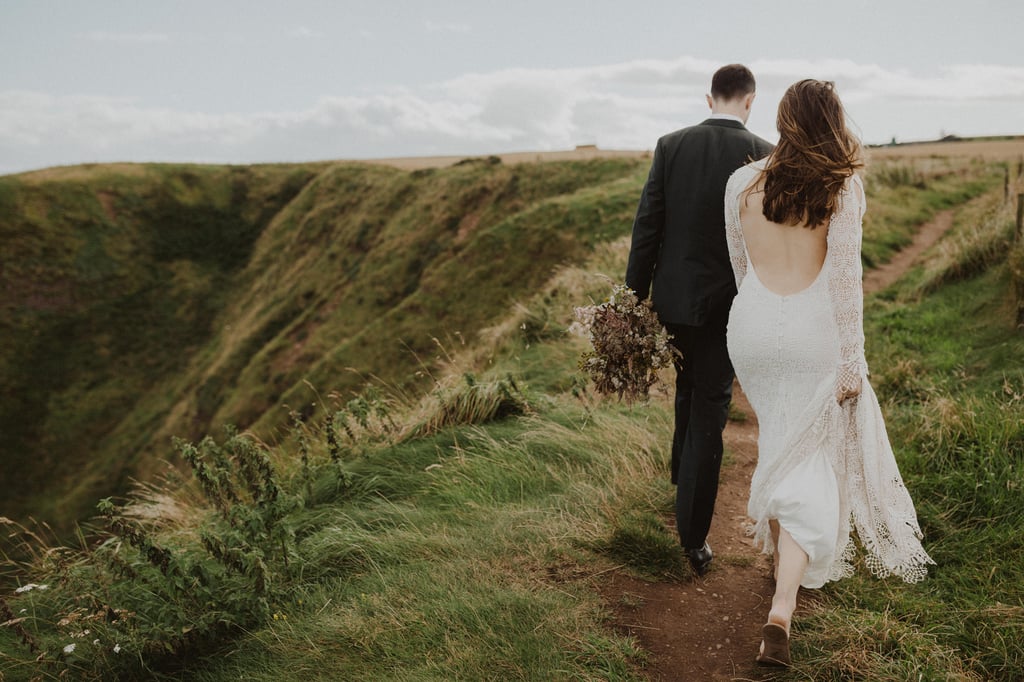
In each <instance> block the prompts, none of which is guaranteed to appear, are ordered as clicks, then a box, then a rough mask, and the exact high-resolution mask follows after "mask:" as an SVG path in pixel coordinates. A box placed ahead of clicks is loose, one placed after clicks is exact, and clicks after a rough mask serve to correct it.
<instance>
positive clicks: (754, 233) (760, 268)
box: [740, 173, 828, 296]
mask: <svg viewBox="0 0 1024 682" xmlns="http://www.w3.org/2000/svg"><path fill="white" fill-rule="evenodd" d="M740 225H741V227H742V229H743V240H744V241H745V242H746V245H747V254H748V256H749V257H750V264H751V265H752V266H753V268H754V270H755V271H756V272H757V278H758V279H759V280H761V284H763V285H764V286H765V287H766V288H767V289H768V290H769V291H771V292H772V293H775V294H778V295H779V296H788V295H790V294H795V293H798V292H801V291H803V290H804V289H806V288H807V287H809V286H810V285H811V284H813V283H814V280H815V279H816V278H817V277H818V273H819V272H821V267H822V265H823V264H824V263H825V254H826V252H827V251H828V248H827V238H828V225H827V224H826V225H822V226H820V227H817V228H815V229H813V230H811V229H808V228H807V227H806V226H805V225H780V224H779V223H773V222H772V221H770V220H768V219H767V218H765V216H764V174H763V173H762V174H759V175H758V177H757V179H756V180H755V181H754V183H753V185H751V187H750V188H749V189H748V190H747V191H746V192H745V193H744V194H743V200H742V201H741V202H740Z"/></svg>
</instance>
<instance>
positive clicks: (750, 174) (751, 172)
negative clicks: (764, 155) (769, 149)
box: [728, 159, 765, 191]
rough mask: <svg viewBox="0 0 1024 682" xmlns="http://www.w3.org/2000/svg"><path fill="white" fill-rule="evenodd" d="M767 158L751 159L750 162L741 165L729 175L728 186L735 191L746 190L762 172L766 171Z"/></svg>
mask: <svg viewBox="0 0 1024 682" xmlns="http://www.w3.org/2000/svg"><path fill="white" fill-rule="evenodd" d="M764 168H765V160H764V159H761V160H759V161H751V162H750V163H748V164H746V165H743V166H740V167H739V168H737V169H736V170H735V171H733V173H732V175H731V176H729V184H728V188H729V189H731V190H735V191H740V190H744V189H746V188H747V185H749V184H750V183H751V181H752V180H753V179H754V178H755V177H756V176H757V175H758V174H759V173H761V172H763V171H764Z"/></svg>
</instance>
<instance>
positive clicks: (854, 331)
mask: <svg viewBox="0 0 1024 682" xmlns="http://www.w3.org/2000/svg"><path fill="white" fill-rule="evenodd" d="M865 208H866V200H865V197H864V186H863V185H862V184H861V181H860V178H859V177H857V176H856V175H854V176H853V177H852V178H851V179H850V181H849V182H848V183H847V185H846V187H845V188H844V189H843V193H842V195H841V197H840V205H839V209H838V210H837V211H836V212H835V213H834V214H833V215H832V219H831V221H830V222H829V226H828V260H829V273H828V289H829V296H830V298H831V300H832V313H833V315H834V316H835V320H836V325H837V326H838V328H839V353H840V359H839V367H837V368H836V395H837V397H838V396H843V395H857V394H858V393H859V392H860V388H861V382H862V380H863V378H864V377H865V376H866V375H867V372H868V366H867V361H866V360H865V359H864V285H863V280H862V276H863V269H862V266H861V260H860V249H861V234H862V230H863V226H862V219H863V217H864V210H865Z"/></svg>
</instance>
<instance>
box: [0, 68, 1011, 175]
mask: <svg viewBox="0 0 1024 682" xmlns="http://www.w3.org/2000/svg"><path fill="white" fill-rule="evenodd" d="M750 66H751V69H752V70H753V71H754V73H755V75H756V76H757V78H758V100H757V101H756V103H755V105H754V114H753V116H752V117H751V121H750V127H751V129H752V130H754V131H755V132H757V133H759V134H761V135H763V136H765V137H768V138H769V139H773V138H774V110H775V107H776V106H777V103H778V100H779V98H780V97H781V95H782V93H783V91H784V90H785V88H786V87H787V86H788V85H789V84H790V83H792V82H794V81H796V80H798V79H800V78H805V77H816V78H827V79H832V80H835V81H836V84H837V87H838V89H839V92H840V94H841V95H842V97H843V98H844V102H845V103H846V105H847V109H848V110H849V111H850V113H851V117H852V119H853V120H854V121H855V122H856V124H858V125H859V126H860V130H861V133H862V135H863V137H864V138H865V141H867V142H883V141H888V140H889V139H890V137H891V136H897V137H898V138H899V139H901V140H907V139H928V138H934V137H937V136H938V134H939V132H940V131H947V132H953V133H957V134H961V135H973V134H1006V133H1021V132H1024V130H1021V125H1020V120H1019V116H1018V115H1016V112H1019V111H1020V110H1021V109H1022V108H1024V67H1011V66H990V65H980V64H969V65H956V66H950V67H947V68H942V69H939V70H937V71H936V72H934V73H928V74H915V73H911V72H907V71H901V70H891V69H887V68H885V67H883V66H880V65H877V64H859V63H855V62H852V61H848V60H832V61H820V62H810V61H800V60H759V61H756V62H751V63H750ZM716 67H717V63H713V62H709V61H707V60H702V59H696V58H692V57H681V58H679V59H674V60H642V61H631V62H625V63H619V64H608V65H599V66H594V67H585V68H568V69H506V70H501V71H494V72H490V73H471V74H465V75H462V76H459V77H457V78H454V79H450V80H447V81H443V82H439V83H435V84H432V85H429V86H424V87H419V88H398V89H390V90H386V91H379V92H377V93H373V94H370V95H366V96H344V97H339V96H324V97H321V98H320V99H319V100H317V101H316V102H314V103H311V104H310V105H309V106H307V107H301V108H297V109H294V110H291V111H262V112H247V113H207V112H201V111H181V110H176V109H170V108H166V107H154V106H149V105H147V104H146V103H145V102H142V101H139V100H137V99H133V98H124V97H100V96H55V95H49V94H45V93H38V92H23V91H17V92H11V91H9V92H0V164H4V165H0V172H12V171H15V170H23V169H26V168H31V167H38V166H41V165H53V164H60V163H77V162H84V161H104V160H140V161H146V160H168V161H209V162H214V161H217V162H252V161H272V160H302V159H322V158H367V157H380V156H412V155H429V154H485V153H494V152H502V151H517V150H538V151H540V150H549V149H567V148H571V147H573V146H574V145H576V144H584V143H590V144H597V145H599V146H600V147H603V148H608V149H614V148H618V149H650V148H651V147H652V146H653V145H654V142H655V140H656V139H657V138H658V136H659V135H661V134H664V133H665V132H668V131H670V130H673V129H675V128H678V127H681V126H683V125H688V124H691V123H695V122H697V121H699V120H701V119H702V118H703V117H704V115H705V114H706V113H707V108H706V105H705V103H704V97H703V95H704V93H705V92H706V91H707V89H708V86H709V80H710V74H711V73H712V72H713V71H714V69H715V68H716Z"/></svg>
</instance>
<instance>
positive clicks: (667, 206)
mask: <svg viewBox="0 0 1024 682" xmlns="http://www.w3.org/2000/svg"><path fill="white" fill-rule="evenodd" d="M753 101H754V76H753V74H751V73H750V70H749V69H747V67H745V66H743V65H741V64H729V65H728V66H723V67H722V68H720V69H719V70H718V71H716V72H715V75H714V77H713V78H712V79H711V94H710V95H709V96H707V102H708V105H709V106H710V107H711V116H710V118H708V119H707V120H705V121H704V122H703V123H700V124H698V125H695V126H691V127H689V128H683V129H682V130H677V131H675V132H674V133H669V134H668V135H665V136H664V137H662V138H661V139H659V140H658V144H657V146H656V147H655V149H654V160H653V163H652V164H651V171H650V174H649V175H648V177H647V183H646V184H645V185H644V189H643V193H642V194H641V196H640V205H639V207H638V208H637V211H636V218H635V219H634V221H633V241H632V246H631V248H630V252H629V265H628V266H627V268H626V285H627V286H629V287H630V288H631V289H633V290H634V291H635V292H636V293H637V296H639V297H640V298H641V299H643V298H646V297H647V296H648V294H649V292H650V291H651V288H652V287H651V285H652V282H653V295H652V301H653V305H654V309H655V311H656V312H657V313H658V317H659V318H660V319H661V321H662V323H663V324H664V325H665V327H666V328H667V329H668V331H669V333H670V334H672V335H673V340H672V345H674V346H675V347H676V348H677V349H678V350H679V352H680V353H681V354H682V358H681V359H678V358H677V360H676V363H675V364H676V400H675V412H676V419H675V435H674V436H673V438H672V482H673V483H675V484H676V527H677V529H678V531H679V540H680V542H681V543H682V545H683V548H684V550H685V552H686V556H687V559H688V560H689V562H690V565H691V566H692V567H693V570H694V571H695V572H696V573H697V575H701V576H702V575H704V574H705V573H706V572H707V570H708V566H709V564H710V563H711V556H712V555H711V547H710V546H709V545H708V543H707V535H708V530H709V529H710V528H711V515H712V513H713V512H714V508H715V498H716V497H717V495H718V472H719V469H720V468H721V464H722V430H723V429H724V428H725V421H726V418H727V417H728V413H729V400H730V399H731V397H732V381H733V369H732V363H730V362H729V355H728V352H727V350H726V346H725V327H726V323H727V321H728V319H729V308H730V307H731V306H732V299H733V297H734V296H735V295H736V282H735V279H734V277H733V272H732V266H731V265H730V262H729V252H728V247H727V246H726V240H725V213H724V208H723V204H724V201H725V184H726V181H727V180H728V179H729V176H730V175H731V174H732V172H733V171H734V170H736V169H737V168H739V167H740V166H742V165H743V164H745V163H747V162H748V161H753V160H757V159H760V158H763V157H764V156H766V155H767V154H768V153H769V152H770V151H771V150H772V145H771V144H769V143H768V142H766V141H765V140H762V139H761V138H760V137H758V136H757V135H754V134H753V133H751V132H749V131H748V130H747V129H746V128H745V127H744V124H745V123H746V122H747V118H748V117H749V116H750V105H751V103H752V102H753Z"/></svg>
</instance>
